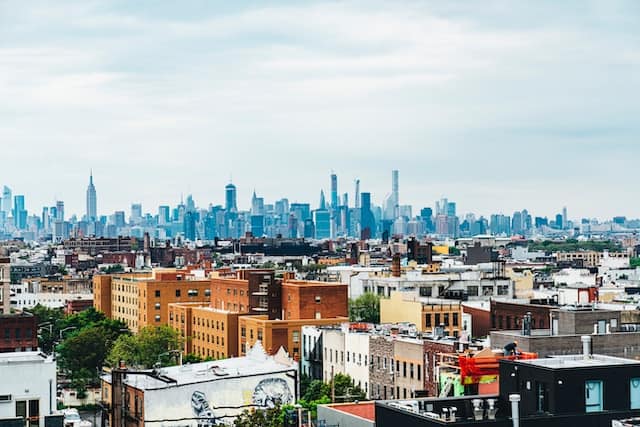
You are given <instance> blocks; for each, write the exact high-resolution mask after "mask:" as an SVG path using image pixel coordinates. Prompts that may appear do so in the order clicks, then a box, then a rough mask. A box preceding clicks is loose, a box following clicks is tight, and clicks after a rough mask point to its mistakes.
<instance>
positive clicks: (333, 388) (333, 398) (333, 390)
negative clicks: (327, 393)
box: [331, 366, 336, 403]
mask: <svg viewBox="0 0 640 427" xmlns="http://www.w3.org/2000/svg"><path fill="white" fill-rule="evenodd" d="M331 403H336V382H335V381H334V378H333V366H331Z"/></svg>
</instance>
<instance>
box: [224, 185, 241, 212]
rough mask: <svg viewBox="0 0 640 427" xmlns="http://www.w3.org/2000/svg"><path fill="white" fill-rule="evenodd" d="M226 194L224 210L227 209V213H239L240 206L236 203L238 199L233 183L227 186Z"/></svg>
mask: <svg viewBox="0 0 640 427" xmlns="http://www.w3.org/2000/svg"><path fill="white" fill-rule="evenodd" d="M224 193H225V205H224V208H225V209H226V211H227V212H237V211H238V204H237V202H236V198H237V194H236V186H235V185H233V184H232V183H229V184H227V186H226V187H224Z"/></svg>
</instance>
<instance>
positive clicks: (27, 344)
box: [0, 313, 38, 353]
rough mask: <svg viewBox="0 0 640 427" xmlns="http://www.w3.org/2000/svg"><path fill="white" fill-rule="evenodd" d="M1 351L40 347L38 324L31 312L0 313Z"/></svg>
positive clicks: (32, 349) (30, 349) (31, 349)
mask: <svg viewBox="0 0 640 427" xmlns="http://www.w3.org/2000/svg"><path fill="white" fill-rule="evenodd" d="M0 334H1V335H0V353H11V352H15V351H35V350H37V349H38V326H37V319H36V318H35V316H33V315H32V314H29V313H21V314H0Z"/></svg>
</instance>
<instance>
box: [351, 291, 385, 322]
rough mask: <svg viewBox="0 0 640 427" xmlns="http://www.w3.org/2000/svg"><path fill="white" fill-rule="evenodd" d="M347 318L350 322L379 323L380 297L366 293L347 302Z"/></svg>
mask: <svg viewBox="0 0 640 427" xmlns="http://www.w3.org/2000/svg"><path fill="white" fill-rule="evenodd" d="M349 318H350V320H351V321H352V322H370V323H380V296H379V295H376V294H374V293H370V292H368V293H364V294H362V295H360V296H359V297H358V298H356V299H355V300H349Z"/></svg>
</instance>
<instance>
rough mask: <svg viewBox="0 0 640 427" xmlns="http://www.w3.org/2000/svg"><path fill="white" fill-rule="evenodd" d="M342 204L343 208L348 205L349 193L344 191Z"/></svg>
mask: <svg viewBox="0 0 640 427" xmlns="http://www.w3.org/2000/svg"><path fill="white" fill-rule="evenodd" d="M342 206H344V207H345V208H348V207H349V193H344V194H343V195H342Z"/></svg>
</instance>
